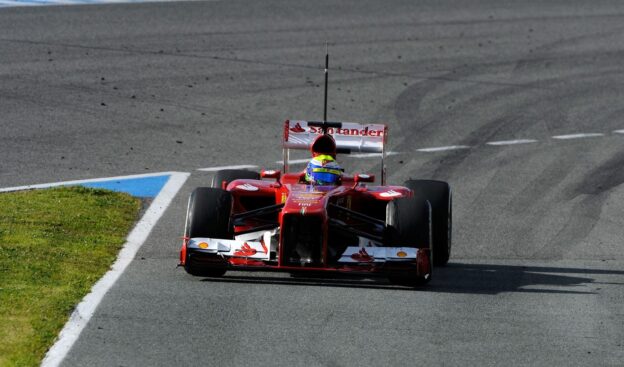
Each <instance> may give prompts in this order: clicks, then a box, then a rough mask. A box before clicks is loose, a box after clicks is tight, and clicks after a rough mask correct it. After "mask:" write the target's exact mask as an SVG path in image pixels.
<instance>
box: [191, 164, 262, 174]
mask: <svg viewBox="0 0 624 367" xmlns="http://www.w3.org/2000/svg"><path fill="white" fill-rule="evenodd" d="M246 168H258V166H255V165H253V164H241V165H238V166H221V167H207V168H198V169H197V170H198V171H204V172H215V171H220V170H222V169H246Z"/></svg>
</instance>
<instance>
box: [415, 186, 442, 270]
mask: <svg viewBox="0 0 624 367" xmlns="http://www.w3.org/2000/svg"><path fill="white" fill-rule="evenodd" d="M405 187H407V188H409V189H411V190H412V191H414V196H416V197H419V198H423V199H426V200H427V201H429V203H430V204H431V219H432V237H433V264H434V265H435V266H444V265H446V264H447V263H448V261H449V258H450V256H451V244H452V241H451V240H452V232H453V201H452V196H451V187H450V186H449V184H448V183H446V182H444V181H434V180H408V181H405Z"/></svg>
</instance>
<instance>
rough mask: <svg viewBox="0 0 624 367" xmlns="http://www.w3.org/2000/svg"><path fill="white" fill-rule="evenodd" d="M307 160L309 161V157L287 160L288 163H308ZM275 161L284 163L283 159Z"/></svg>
mask: <svg viewBox="0 0 624 367" xmlns="http://www.w3.org/2000/svg"><path fill="white" fill-rule="evenodd" d="M309 161H310V158H304V159H290V160H288V164H299V163H308V162H309ZM275 163H284V161H275Z"/></svg>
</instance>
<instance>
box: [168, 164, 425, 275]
mask: <svg viewBox="0 0 624 367" xmlns="http://www.w3.org/2000/svg"><path fill="white" fill-rule="evenodd" d="M303 175H304V174H303V173H288V174H284V175H282V176H281V177H278V178H277V180H275V181H269V180H248V179H240V180H234V181H232V182H230V183H229V184H227V186H226V187H225V189H226V190H227V191H229V192H230V193H231V194H232V198H233V207H232V218H236V216H237V214H243V213H249V212H250V211H253V210H256V209H257V207H258V208H260V209H261V208H266V207H270V206H273V207H275V208H276V210H275V213H273V214H271V215H270V216H272V215H275V220H276V221H277V223H276V224H277V225H276V226H277V227H279V229H280V230H279V237H278V238H279V240H278V246H277V248H276V253H275V258H272V259H270V260H268V261H266V260H258V259H251V258H247V257H245V256H240V255H241V254H242V253H239V254H238V255H239V256H236V257H223V256H220V257H219V256H211V257H210V259H208V258H207V259H206V260H207V261H208V262H209V263H218V264H219V265H220V266H225V267H227V268H228V269H232V270H273V271H280V270H281V271H333V272H349V273H353V272H357V273H366V274H371V273H373V274H374V273H382V274H384V275H387V274H388V273H393V272H397V273H401V272H414V271H415V272H416V274H417V275H418V276H421V275H425V274H430V272H431V268H430V261H429V260H430V259H429V258H430V249H429V248H424V249H418V252H417V257H416V258H415V259H413V260H412V261H393V262H383V263H379V262H373V261H372V258H371V257H370V256H368V254H367V252H366V248H365V247H363V248H362V250H360V252H358V254H354V255H352V256H351V257H352V258H353V259H355V260H357V262H354V263H349V264H342V263H338V262H337V261H336V260H337V255H336V251H341V250H342V251H343V250H344V248H346V245H347V244H341V243H340V241H342V238H341V239H339V240H338V242H336V241H333V240H332V234H333V233H334V232H333V230H332V228H333V227H332V225H334V224H335V223H337V222H336V221H337V219H336V217H339V218H340V219H339V222H340V225H344V226H345V228H347V229H349V228H353V229H352V230H353V231H354V233H356V234H363V235H364V236H363V237H367V236H374V238H377V237H378V236H380V235H381V236H383V228H372V227H380V226H381V225H382V222H383V221H384V219H385V206H386V205H387V202H388V201H390V200H393V199H396V198H399V197H405V196H411V195H412V192H411V191H410V190H409V189H408V188H406V187H402V186H367V185H365V184H363V183H360V182H357V181H358V179H357V178H356V177H353V176H344V177H343V178H342V182H341V185H339V186H312V185H308V184H306V183H305V182H304V181H303ZM362 177H365V176H364V175H362ZM282 204H283V206H282ZM361 215H363V217H362V218H360V216H361ZM365 217H367V218H365ZM299 220H305V221H309V223H312V224H311V226H313V227H314V228H311V232H312V233H316V237H317V238H318V239H319V242H318V245H319V246H320V248H319V249H318V256H313V261H310V262H309V263H295V262H293V261H292V260H291V259H289V253H287V252H288V251H289V247H287V246H285V245H286V244H292V243H294V241H293V235H292V234H289V233H290V232H289V229H288V226H289V225H291V223H296V222H297V221H299ZM361 220H364V222H362V221H361ZM233 222H234V223H233V231H234V236H237V235H238V234H243V233H249V232H251V231H253V230H254V228H256V229H257V228H264V227H262V226H263V225H265V224H264V223H266V217H264V218H262V217H261V218H253V217H250V218H247V219H245V220H244V221H236V220H234V219H233ZM243 222H244V223H243ZM307 223H308V222H305V223H304V224H303V227H305V226H306V225H307ZM363 224H364V225H363ZM293 225H294V224H293ZM297 225H298V226H299V227H301V226H302V224H301V223H298V224H297ZM265 226H266V225H265ZM299 227H298V228H299ZM300 229H301V228H299V229H296V230H295V229H294V230H293V231H297V230H300ZM303 232H305V230H304V231H303ZM304 235H305V234H303V233H298V234H295V235H294V238H297V240H296V242H300V241H301V238H299V237H300V236H304ZM306 236H307V235H306ZM355 236H356V235H355V234H351V237H349V235H347V237H345V238H346V239H347V242H349V241H352V240H353V238H355ZM358 237H362V236H358ZM189 240H190V239H189V238H184V243H183V245H182V249H181V251H180V263H181V265H184V264H185V262H186V261H187V258H188V257H187V255H188V254H187V251H188V249H187V245H188V243H189ZM379 240H380V242H381V241H382V240H383V239H382V238H381V237H380V238H379ZM305 241H309V242H311V243H312V242H314V238H313V237H312V238H311V239H310V238H306V239H305ZM349 245H351V246H358V243H357V242H355V243H354V242H352V243H350V244H349ZM310 247H316V246H310ZM263 248H265V250H266V251H269V250H270V249H266V247H265V244H264V243H263ZM241 251H244V248H242V249H241ZM247 251H250V252H249V254H252V253H255V251H252V250H249V249H247ZM310 251H311V252H314V251H316V250H315V249H310ZM243 255H244V254H243Z"/></svg>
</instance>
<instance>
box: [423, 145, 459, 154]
mask: <svg viewBox="0 0 624 367" xmlns="http://www.w3.org/2000/svg"><path fill="white" fill-rule="evenodd" d="M469 148H470V147H469V146H467V145H449V146H445V147H431V148H420V149H416V151H418V152H426V153H433V152H443V151H446V150H458V149H469Z"/></svg>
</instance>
